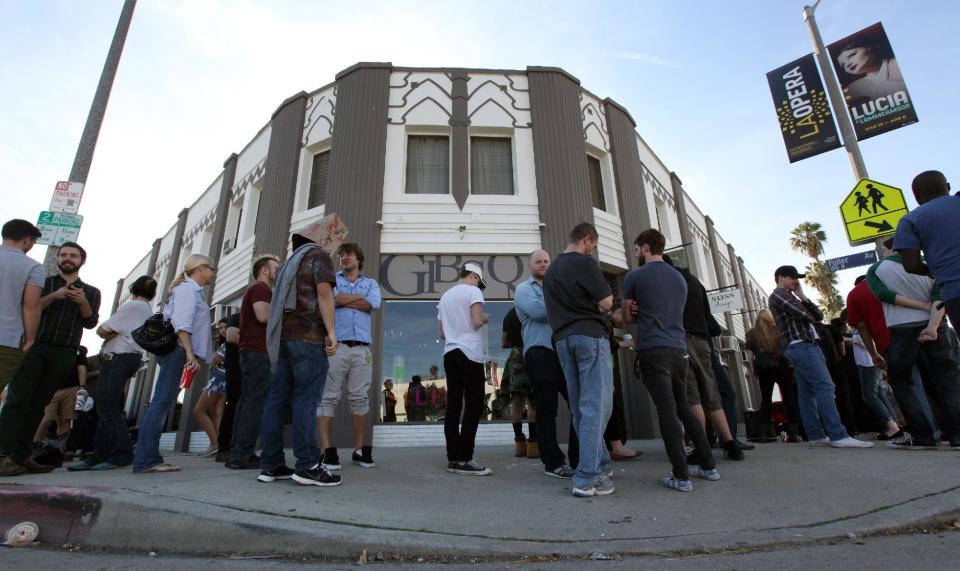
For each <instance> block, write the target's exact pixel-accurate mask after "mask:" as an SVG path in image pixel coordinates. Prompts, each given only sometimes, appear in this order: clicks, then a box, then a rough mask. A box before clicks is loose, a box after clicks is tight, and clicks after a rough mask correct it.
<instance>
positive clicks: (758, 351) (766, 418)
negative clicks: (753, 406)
mask: <svg viewBox="0 0 960 571" xmlns="http://www.w3.org/2000/svg"><path fill="white" fill-rule="evenodd" d="M747 349H749V350H750V351H751V352H752V353H753V371H754V373H756V375H757V379H758V380H759V381H760V395H761V404H760V442H769V436H770V413H771V409H772V408H773V385H774V384H777V385H779V387H780V395H781V396H782V397H783V403H784V404H785V405H786V407H787V415H788V417H789V419H790V424H789V425H788V426H787V434H788V435H789V439H788V442H797V432H796V430H797V426H798V424H799V414H798V411H797V404H796V397H795V393H794V391H795V389H794V385H793V371H792V370H791V368H790V363H789V362H788V361H787V359H786V358H785V357H784V356H783V350H782V349H781V347H780V338H779V334H778V332H777V323H776V321H775V320H774V318H773V314H772V313H770V310H769V309H761V310H760V312H759V313H758V314H757V319H756V320H755V321H754V322H753V328H751V329H750V331H747Z"/></svg>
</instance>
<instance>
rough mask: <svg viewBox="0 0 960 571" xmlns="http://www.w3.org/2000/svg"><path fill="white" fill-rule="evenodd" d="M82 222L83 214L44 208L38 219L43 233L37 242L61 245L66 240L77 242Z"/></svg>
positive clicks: (38, 225)
mask: <svg viewBox="0 0 960 571" xmlns="http://www.w3.org/2000/svg"><path fill="white" fill-rule="evenodd" d="M81 224H83V216H79V215H77V214H67V213H64V212H51V211H49V210H44V211H43V212H41V213H40V218H38V219H37V228H39V229H40V232H41V233H43V236H41V237H40V239H39V240H37V244H40V245H42V246H57V247H59V246H62V245H63V243H64V242H76V241H77V237H78V236H79V235H80V225H81Z"/></svg>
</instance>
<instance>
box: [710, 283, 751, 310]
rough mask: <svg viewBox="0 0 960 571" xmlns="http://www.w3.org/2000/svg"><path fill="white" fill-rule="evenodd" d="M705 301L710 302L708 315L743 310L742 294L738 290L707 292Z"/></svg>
mask: <svg viewBox="0 0 960 571" xmlns="http://www.w3.org/2000/svg"><path fill="white" fill-rule="evenodd" d="M707 299H708V300H710V313H723V312H725V311H740V310H741V309H743V293H742V292H741V291H740V288H736V289H725V290H723V291H709V292H707Z"/></svg>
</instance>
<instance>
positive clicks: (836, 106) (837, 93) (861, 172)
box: [803, 0, 884, 257]
mask: <svg viewBox="0 0 960 571" xmlns="http://www.w3.org/2000/svg"><path fill="white" fill-rule="evenodd" d="M819 5H820V0H817V1H816V2H814V3H813V6H804V7H803V21H804V22H806V24H807V30H809V32H810V39H811V40H812V41H813V53H814V55H815V56H816V57H817V63H818V64H819V65H820V73H822V74H823V83H824V86H825V87H826V88H827V97H829V98H830V105H831V106H832V107H833V115H834V117H836V118H837V124H839V125H840V135H841V136H842V137H843V148H844V149H846V151H847V158H849V159H850V167H851V168H852V169H853V178H854V180H856V182H860V179H864V178H869V175H868V174H867V165H866V164H865V163H864V162H863V155H862V154H860V145H859V144H857V134H856V132H855V131H854V130H853V123H852V122H851V121H850V114H849V112H848V111H847V100H846V98H845V97H844V96H843V91H842V90H841V89H840V82H839V81H838V80H837V74H836V72H834V71H833V63H832V62H831V61H830V55H829V54H828V53H827V48H826V46H824V44H823V38H822V37H821V36H820V28H818V27H817V19H816V18H815V17H814V16H813V13H814V11H816V9H817V6H819ZM883 240H884V239H883V238H877V239H876V240H875V241H874V247H875V248H876V250H877V256H878V257H879V256H880V246H881V245H882V244H883Z"/></svg>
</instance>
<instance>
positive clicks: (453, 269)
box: [380, 255, 527, 299]
mask: <svg viewBox="0 0 960 571" xmlns="http://www.w3.org/2000/svg"><path fill="white" fill-rule="evenodd" d="M467 262H476V263H478V264H480V267H481V268H482V269H483V281H485V282H486V283H487V289H486V290H484V292H483V296H484V298H485V299H513V293H514V291H516V289H517V286H518V285H520V284H521V283H523V281H524V280H526V279H527V257H526V256H509V255H506V256H473V255H466V256H461V255H420V256H404V255H391V256H383V261H382V262H381V263H380V289H381V290H382V292H383V297H384V298H387V299H437V298H439V297H440V296H441V295H443V292H445V291H447V290H448V289H450V286H452V285H453V284H455V283H457V280H458V279H459V273H460V268H461V267H463V264H465V263H467Z"/></svg>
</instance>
